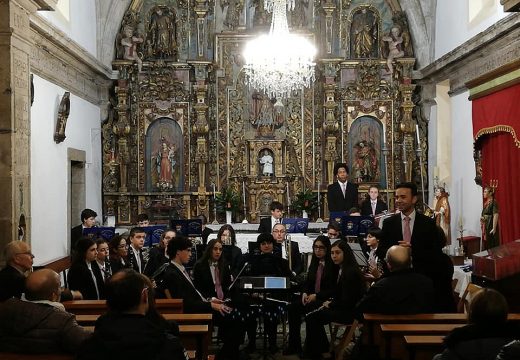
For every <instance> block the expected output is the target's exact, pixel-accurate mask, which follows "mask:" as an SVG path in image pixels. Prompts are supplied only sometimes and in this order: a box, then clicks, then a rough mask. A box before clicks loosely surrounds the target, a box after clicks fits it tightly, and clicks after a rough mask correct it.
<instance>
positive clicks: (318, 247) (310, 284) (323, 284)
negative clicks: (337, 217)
mask: <svg viewBox="0 0 520 360" xmlns="http://www.w3.org/2000/svg"><path fill="white" fill-rule="evenodd" d="M330 248H331V245H330V240H329V238H328V237H327V236H325V235H320V236H318V237H317V238H316V239H315V240H314V242H313V244H312V259H311V263H310V265H309V271H308V272H307V278H306V280H305V283H304V285H303V289H302V296H301V297H300V298H299V299H298V300H297V301H295V302H293V303H292V304H291V305H290V307H289V346H288V348H287V349H285V350H284V355H291V354H298V353H301V351H302V344H301V335H300V327H301V323H302V315H303V314H307V313H310V312H311V311H313V310H316V309H318V308H319V307H320V306H322V305H323V303H324V302H325V301H327V300H329V299H330V298H331V297H332V296H333V295H334V291H335V289H336V284H337V283H336V281H337V279H338V270H339V269H338V267H337V266H336V265H335V264H334V263H333V262H332V258H331V257H330Z"/></svg>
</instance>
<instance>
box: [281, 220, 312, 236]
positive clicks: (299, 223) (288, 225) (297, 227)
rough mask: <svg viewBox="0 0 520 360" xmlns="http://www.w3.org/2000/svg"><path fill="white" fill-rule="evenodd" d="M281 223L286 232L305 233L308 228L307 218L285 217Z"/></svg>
mask: <svg viewBox="0 0 520 360" xmlns="http://www.w3.org/2000/svg"><path fill="white" fill-rule="evenodd" d="M282 224H283V225H285V230H287V233H288V234H297V233H303V234H306V233H307V229H308V228H309V219H308V218H286V219H282Z"/></svg>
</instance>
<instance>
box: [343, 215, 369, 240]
mask: <svg viewBox="0 0 520 360" xmlns="http://www.w3.org/2000/svg"><path fill="white" fill-rule="evenodd" d="M373 224H374V218H373V217H371V216H346V215H345V216H342V217H341V224H340V225H341V234H342V235H343V236H345V237H347V236H357V237H359V236H363V237H364V236H366V235H367V234H368V229H370V228H371V227H372V225H373Z"/></svg>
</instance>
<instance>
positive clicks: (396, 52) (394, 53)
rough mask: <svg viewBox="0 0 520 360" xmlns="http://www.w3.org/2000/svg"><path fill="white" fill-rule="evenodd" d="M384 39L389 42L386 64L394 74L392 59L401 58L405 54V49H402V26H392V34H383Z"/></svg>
mask: <svg viewBox="0 0 520 360" xmlns="http://www.w3.org/2000/svg"><path fill="white" fill-rule="evenodd" d="M383 41H384V42H387V43H388V57H387V58H386V65H387V66H388V71H389V72H390V74H393V73H394V66H393V65H392V61H393V60H394V59H396V58H401V57H403V56H404V51H403V49H402V43H403V37H402V36H401V28H400V27H399V26H394V27H392V29H391V30H390V34H389V35H388V36H383Z"/></svg>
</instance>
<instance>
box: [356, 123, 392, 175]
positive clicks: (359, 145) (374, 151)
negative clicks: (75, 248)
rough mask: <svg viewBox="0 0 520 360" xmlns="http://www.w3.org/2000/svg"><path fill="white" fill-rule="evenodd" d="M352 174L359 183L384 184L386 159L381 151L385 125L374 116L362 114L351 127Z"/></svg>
mask: <svg viewBox="0 0 520 360" xmlns="http://www.w3.org/2000/svg"><path fill="white" fill-rule="evenodd" d="M348 137H349V154H350V176H351V179H352V180H353V181H355V182H357V183H379V184H381V185H383V184H384V182H385V179H384V166H385V164H384V159H383V154H382V151H381V148H382V144H383V143H384V140H383V125H382V124H381V122H380V121H378V120H377V119H376V118H374V117H372V116H361V117H359V118H358V119H356V120H355V121H354V122H353V123H352V126H351V127H350V133H349V136H348Z"/></svg>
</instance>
